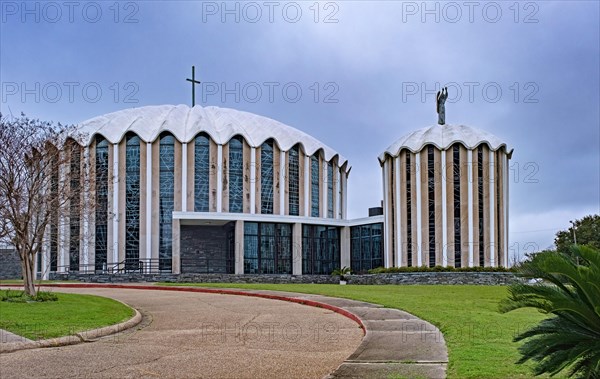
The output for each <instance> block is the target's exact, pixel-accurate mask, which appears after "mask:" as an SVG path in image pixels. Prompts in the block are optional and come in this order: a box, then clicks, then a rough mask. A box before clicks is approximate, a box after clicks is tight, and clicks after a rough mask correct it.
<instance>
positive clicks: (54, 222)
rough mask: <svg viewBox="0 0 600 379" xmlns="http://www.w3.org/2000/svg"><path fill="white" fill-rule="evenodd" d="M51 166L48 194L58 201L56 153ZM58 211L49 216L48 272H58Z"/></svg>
mask: <svg viewBox="0 0 600 379" xmlns="http://www.w3.org/2000/svg"><path fill="white" fill-rule="evenodd" d="M54 156H55V157H56V158H54V159H53V161H52V164H51V170H52V174H51V176H50V192H51V193H52V199H58V198H59V193H58V180H59V178H58V153H54ZM58 222H59V220H58V211H57V212H52V215H51V216H50V271H57V270H58Z"/></svg>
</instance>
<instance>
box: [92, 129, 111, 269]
mask: <svg viewBox="0 0 600 379" xmlns="http://www.w3.org/2000/svg"><path fill="white" fill-rule="evenodd" d="M95 168H96V175H95V178H94V179H95V183H96V211H95V213H96V214H95V216H96V220H95V229H96V230H95V240H96V241H95V244H94V251H95V256H96V259H95V262H96V263H95V266H96V267H95V269H96V270H105V269H106V264H107V259H108V256H107V251H108V237H107V234H108V141H107V140H106V139H104V138H102V137H100V136H97V137H96V167H95Z"/></svg>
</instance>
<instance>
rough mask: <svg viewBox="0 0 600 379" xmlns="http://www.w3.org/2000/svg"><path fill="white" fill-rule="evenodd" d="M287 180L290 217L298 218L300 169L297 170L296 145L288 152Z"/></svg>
mask: <svg viewBox="0 0 600 379" xmlns="http://www.w3.org/2000/svg"><path fill="white" fill-rule="evenodd" d="M288 155H289V162H288V165H289V179H288V194H289V201H290V216H298V215H299V214H300V192H299V188H300V169H299V158H298V156H299V154H298V145H296V146H294V147H292V148H291V149H290V151H289V154H288Z"/></svg>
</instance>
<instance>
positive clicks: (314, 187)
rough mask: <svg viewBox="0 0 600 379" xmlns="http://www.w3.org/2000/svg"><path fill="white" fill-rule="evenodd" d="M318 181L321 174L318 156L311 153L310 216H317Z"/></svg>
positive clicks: (318, 202)
mask: <svg viewBox="0 0 600 379" xmlns="http://www.w3.org/2000/svg"><path fill="white" fill-rule="evenodd" d="M320 181H321V176H320V175H319V157H318V156H317V155H313V156H311V157H310V198H311V202H310V215H311V216H312V217H319V204H320V201H319V200H320V199H319V198H320V191H319V182H320Z"/></svg>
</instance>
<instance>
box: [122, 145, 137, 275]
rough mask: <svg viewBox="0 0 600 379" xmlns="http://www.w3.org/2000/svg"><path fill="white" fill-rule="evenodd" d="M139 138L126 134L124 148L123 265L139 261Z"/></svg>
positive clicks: (134, 263) (132, 264) (133, 265)
mask: <svg viewBox="0 0 600 379" xmlns="http://www.w3.org/2000/svg"><path fill="white" fill-rule="evenodd" d="M140 169H141V167H140V138H139V137H138V136H136V135H135V134H128V135H127V137H126V146H125V265H126V266H127V267H133V268H135V267H136V265H137V262H138V261H139V259H140Z"/></svg>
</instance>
